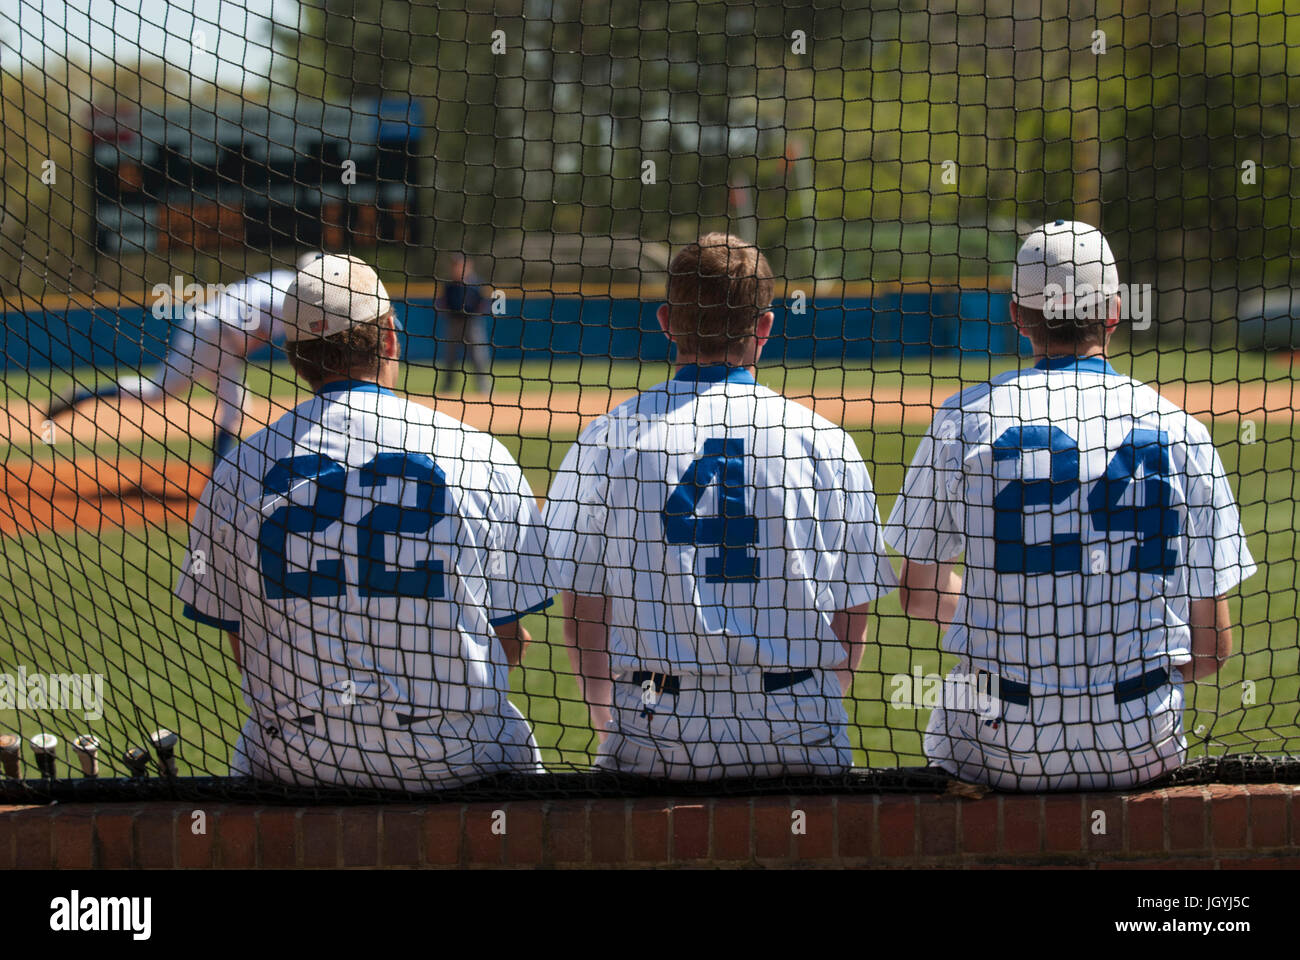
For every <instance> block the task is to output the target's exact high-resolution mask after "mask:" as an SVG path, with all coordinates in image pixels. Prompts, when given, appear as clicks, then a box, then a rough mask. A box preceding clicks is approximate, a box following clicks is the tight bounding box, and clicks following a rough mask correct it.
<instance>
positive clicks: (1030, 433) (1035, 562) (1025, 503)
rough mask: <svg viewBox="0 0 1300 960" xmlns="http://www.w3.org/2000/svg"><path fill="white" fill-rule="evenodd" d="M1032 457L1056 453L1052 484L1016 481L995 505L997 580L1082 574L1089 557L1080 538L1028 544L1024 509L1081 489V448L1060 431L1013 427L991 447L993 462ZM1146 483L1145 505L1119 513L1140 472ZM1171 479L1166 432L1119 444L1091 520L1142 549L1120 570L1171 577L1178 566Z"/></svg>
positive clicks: (1144, 433)
mask: <svg viewBox="0 0 1300 960" xmlns="http://www.w3.org/2000/svg"><path fill="white" fill-rule="evenodd" d="M1029 450H1051V455H1052V467H1051V478H1050V479H1047V480H1042V479H1039V480H1024V479H1018V480H1010V481H1008V482H1007V485H1006V486H1005V487H1003V488H1002V489H1001V490H1000V491H998V494H997V496H995V497H994V498H993V538H994V550H993V566H994V568H995V569H996V570H997V572H998V573H1018V574H1042V573H1079V572H1080V571H1081V570H1082V567H1083V552H1082V550H1081V549H1080V544H1079V534H1077V533H1073V534H1062V535H1057V536H1054V537H1053V538H1052V540H1051V542H1050V543H1047V544H1038V545H1029V544H1026V543H1025V542H1024V509H1025V507H1030V506H1040V505H1043V504H1048V503H1060V502H1062V501H1063V500H1065V499H1067V498H1068V497H1070V496H1072V495H1073V494H1074V492H1075V491H1076V490H1078V489H1079V447H1078V444H1077V443H1076V442H1075V441H1074V439H1073V438H1072V437H1070V436H1069V435H1068V434H1066V433H1064V432H1063V431H1061V430H1060V429H1058V428H1057V427H1052V426H1027V427H1013V428H1011V429H1010V430H1008V431H1006V432H1005V433H1004V434H1002V436H1000V437H998V439H997V440H995V441H994V443H993V459H994V460H995V461H998V460H1014V459H1018V458H1019V457H1020V456H1022V455H1023V453H1024V452H1025V451H1029ZM1139 466H1140V467H1142V469H1143V470H1144V472H1145V474H1146V477H1145V478H1144V480H1143V500H1144V503H1143V506H1141V507H1138V506H1131V507H1120V506H1119V502H1120V500H1121V499H1122V498H1123V496H1124V493H1125V491H1127V490H1128V488H1129V486H1130V484H1132V483H1133V481H1134V478H1135V475H1136V473H1137V470H1138V467H1139ZM1172 472H1173V466H1172V462H1171V459H1170V456H1169V440H1168V437H1167V435H1166V434H1165V433H1164V431H1161V430H1151V429H1144V428H1138V429H1135V430H1133V431H1132V432H1131V433H1129V435H1128V436H1127V437H1126V438H1125V439H1124V442H1123V443H1121V444H1120V446H1119V449H1118V450H1116V451H1115V454H1114V455H1113V456H1112V457H1111V460H1110V463H1109V464H1107V466H1106V473H1105V475H1104V476H1103V477H1101V478H1100V479H1099V480H1098V481H1097V483H1096V484H1095V485H1094V486H1093V488H1092V490H1091V492H1089V494H1088V501H1087V506H1088V517H1089V519H1090V521H1091V523H1092V525H1093V528H1094V529H1096V530H1098V531H1102V532H1120V533H1122V532H1126V531H1133V532H1134V533H1136V534H1137V539H1138V543H1137V546H1135V547H1134V548H1133V549H1132V550H1131V551H1129V556H1128V563H1127V565H1126V566H1125V568H1124V569H1123V570H1122V571H1120V572H1121V573H1124V572H1129V573H1131V572H1140V573H1160V574H1167V573H1169V572H1170V571H1171V570H1173V568H1174V565H1175V563H1176V562H1177V553H1176V551H1174V550H1173V549H1172V548H1171V547H1170V546H1169V540H1170V539H1171V538H1173V537H1176V536H1178V511H1177V510H1176V509H1175V508H1174V507H1173V485H1172V484H1171V483H1170V482H1169V475H1170V474H1171V473H1172Z"/></svg>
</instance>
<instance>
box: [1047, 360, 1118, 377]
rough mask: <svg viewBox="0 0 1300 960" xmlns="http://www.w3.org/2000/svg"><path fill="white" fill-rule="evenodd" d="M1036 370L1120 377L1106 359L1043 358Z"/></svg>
mask: <svg viewBox="0 0 1300 960" xmlns="http://www.w3.org/2000/svg"><path fill="white" fill-rule="evenodd" d="M1034 369H1036V370H1077V371H1079V372H1080V373H1104V374H1108V375H1109V376H1112V377H1118V376H1119V371H1118V370H1116V369H1115V368H1114V367H1112V366H1111V365H1110V362H1109V361H1107V359H1106V358H1105V357H1101V356H1096V357H1043V359H1041V360H1039V361H1038V362H1037V363H1036V364H1034Z"/></svg>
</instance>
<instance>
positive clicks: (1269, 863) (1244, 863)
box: [1219, 857, 1300, 870]
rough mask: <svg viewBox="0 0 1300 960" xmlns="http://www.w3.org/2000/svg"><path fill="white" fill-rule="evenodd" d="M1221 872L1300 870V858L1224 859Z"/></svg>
mask: <svg viewBox="0 0 1300 960" xmlns="http://www.w3.org/2000/svg"><path fill="white" fill-rule="evenodd" d="M1219 867H1220V868H1221V869H1223V870H1300V857H1224V858H1223V859H1222V860H1220V861H1219Z"/></svg>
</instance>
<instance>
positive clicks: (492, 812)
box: [465, 803, 510, 866]
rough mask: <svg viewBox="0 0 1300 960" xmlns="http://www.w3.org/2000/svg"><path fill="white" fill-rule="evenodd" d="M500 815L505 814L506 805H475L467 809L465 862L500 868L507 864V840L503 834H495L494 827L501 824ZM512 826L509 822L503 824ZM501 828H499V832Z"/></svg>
mask: <svg viewBox="0 0 1300 960" xmlns="http://www.w3.org/2000/svg"><path fill="white" fill-rule="evenodd" d="M498 812H499V814H504V813H505V804H500V805H497V804H492V803H475V804H471V805H469V806H468V807H466V808H465V862H466V863H468V864H474V865H480V866H484V865H485V866H500V865H501V864H502V863H504V862H505V857H506V838H505V834H503V833H499V832H498V833H493V832H492V828H493V826H494V825H497V824H501V823H502V821H501V818H500V815H498ZM503 825H504V826H505V827H506V828H508V827H509V826H510V824H509V821H506V822H505V823H504V824H503ZM500 829H501V826H497V830H498V831H499V830H500Z"/></svg>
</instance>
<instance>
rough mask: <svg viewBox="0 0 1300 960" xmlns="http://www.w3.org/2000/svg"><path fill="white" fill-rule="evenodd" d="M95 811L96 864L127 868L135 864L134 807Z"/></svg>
mask: <svg viewBox="0 0 1300 960" xmlns="http://www.w3.org/2000/svg"><path fill="white" fill-rule="evenodd" d="M102 811H103V808H101V809H100V810H96V811H95V827H94V829H95V866H97V867H105V868H109V869H126V868H128V867H134V866H135V814H136V809H135V808H134V807H114V808H112V812H111V813H104V812H102Z"/></svg>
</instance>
